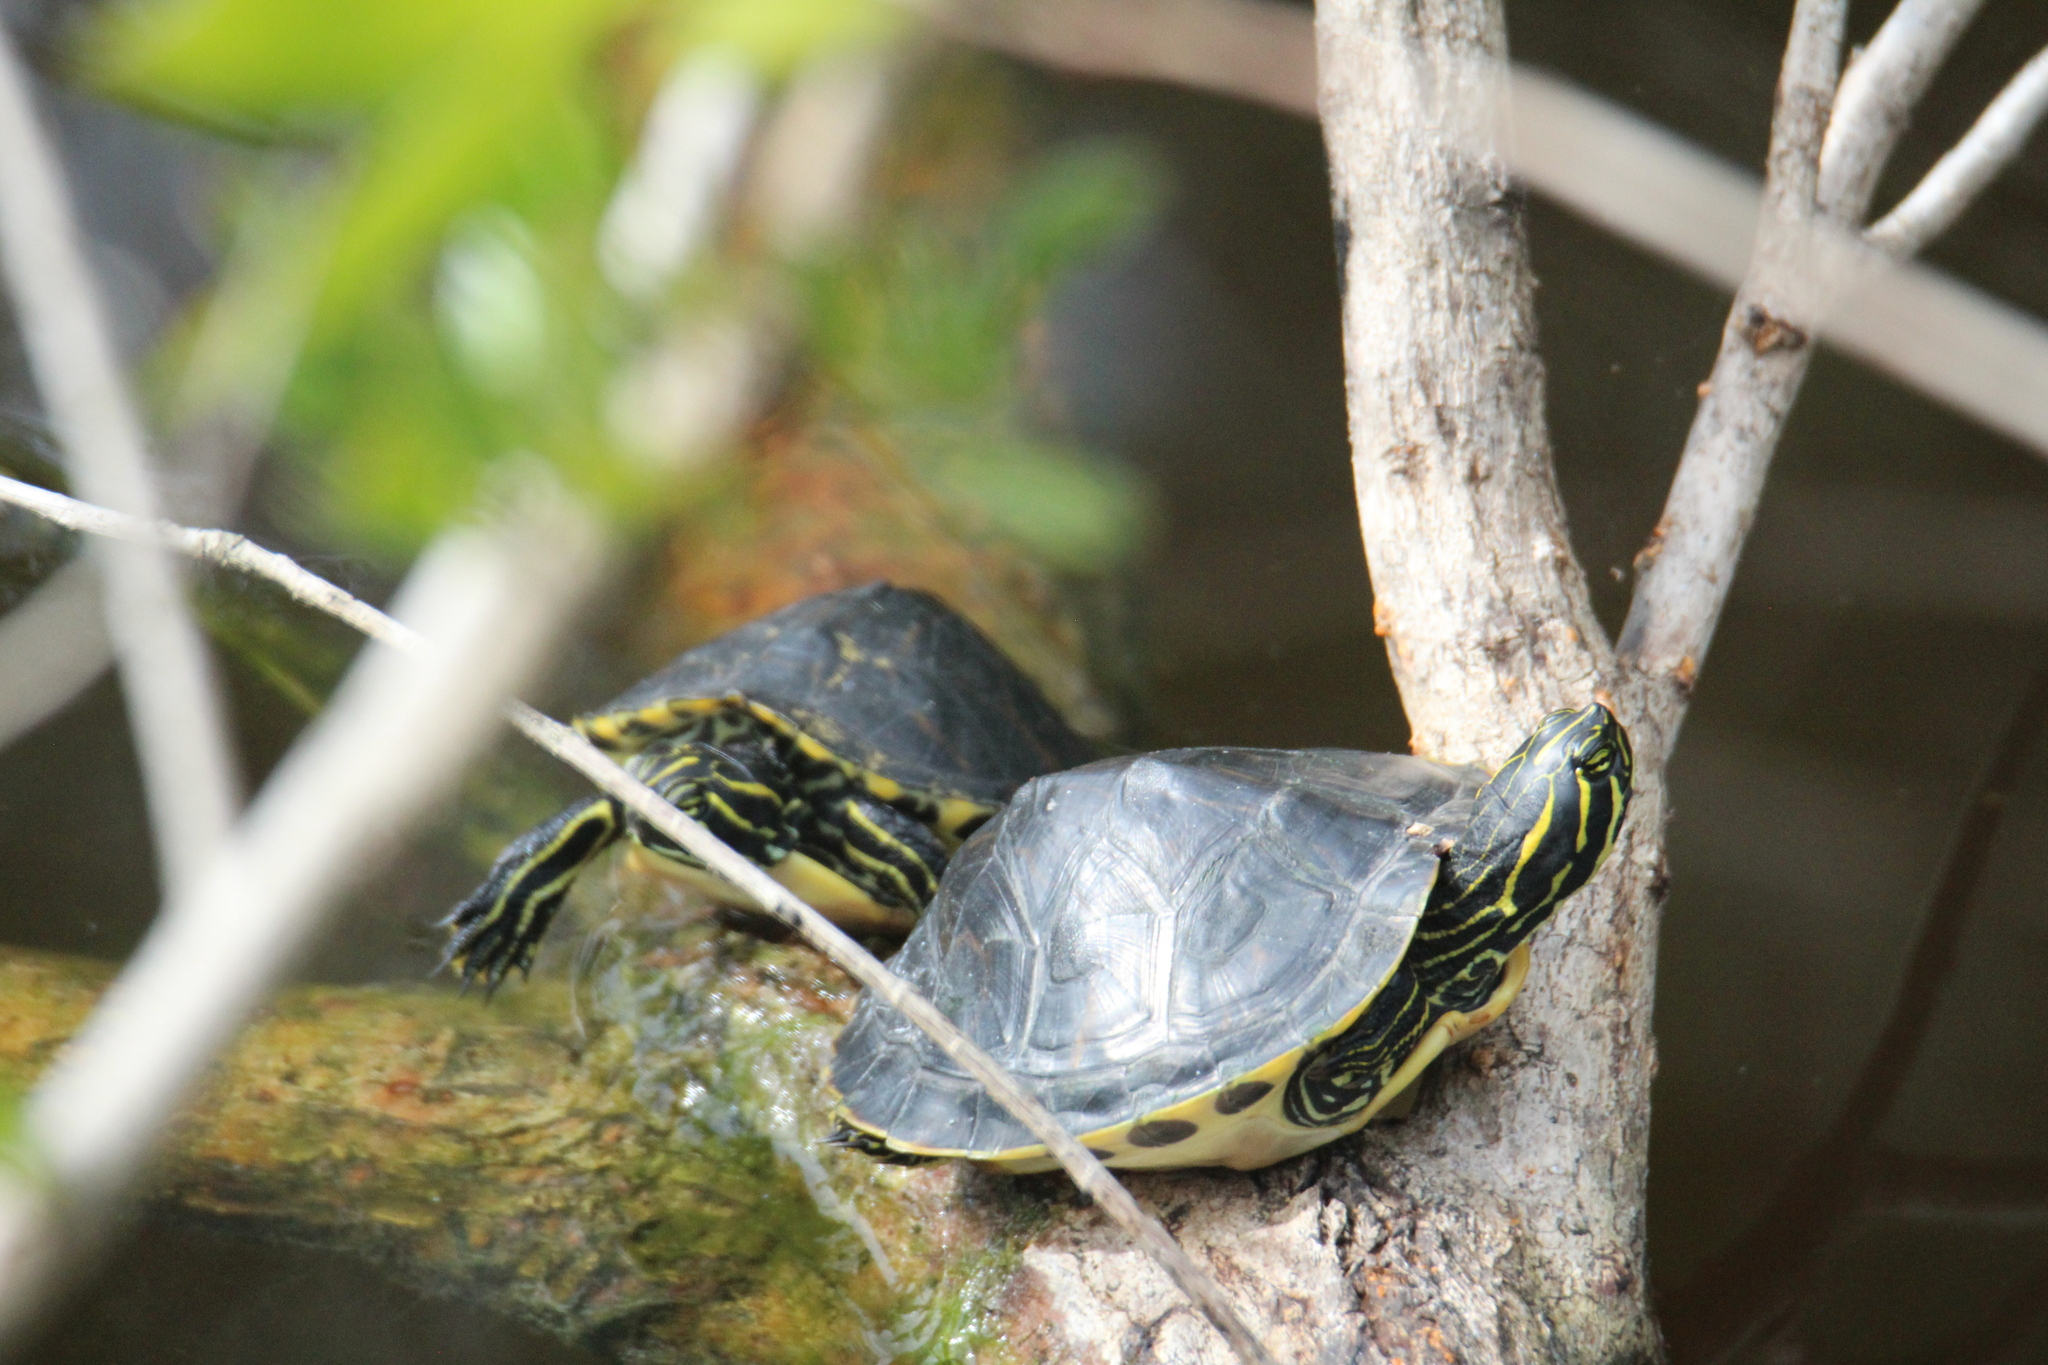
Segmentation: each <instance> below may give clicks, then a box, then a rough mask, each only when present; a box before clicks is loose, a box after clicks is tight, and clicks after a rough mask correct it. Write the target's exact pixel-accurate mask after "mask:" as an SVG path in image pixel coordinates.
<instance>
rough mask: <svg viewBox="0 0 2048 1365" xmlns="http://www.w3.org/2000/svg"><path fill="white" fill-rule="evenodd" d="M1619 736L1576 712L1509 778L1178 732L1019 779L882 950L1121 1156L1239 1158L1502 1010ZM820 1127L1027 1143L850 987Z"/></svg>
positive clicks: (1617, 781)
mask: <svg viewBox="0 0 2048 1365" xmlns="http://www.w3.org/2000/svg"><path fill="white" fill-rule="evenodd" d="M1633 763H1634V759H1633V756H1632V753H1631V750H1630V748H1629V741H1628V735H1627V733H1626V732H1625V731H1624V730H1623V728H1622V726H1621V724H1620V723H1619V722H1618V721H1617V720H1616V719H1615V717H1614V715H1613V714H1612V713H1611V712H1610V711H1609V710H1608V709H1607V708H1606V707H1605V706H1603V705H1601V704H1600V703H1598V702H1595V703H1593V704H1591V705H1588V706H1586V707H1585V708H1583V709H1581V710H1577V711H1559V712H1556V713H1554V714H1552V715H1551V716H1549V717H1548V718H1547V719H1545V720H1544V721H1543V722H1542V723H1541V724H1540V725H1538V726H1537V727H1536V729H1535V731H1534V732H1533V733H1532V734H1531V735H1530V736H1529V737H1528V738H1527V739H1526V740H1525V741H1524V742H1523V743H1522V745H1521V746H1520V747H1519V748H1518V749H1516V751H1515V752H1514V754H1513V756H1512V757H1510V758H1509V759H1508V761H1507V762H1506V763H1505V764H1503V765H1502V766H1501V768H1500V770H1499V771H1498V772H1496V773H1494V774H1493V776H1492V777H1491V778H1488V777H1487V775H1486V774H1485V772H1484V771H1483V770H1480V769H1476V768H1469V767H1456V766H1450V765H1446V764H1442V763H1435V762H1431V761H1428V760H1425V759H1420V758H1411V757H1408V756H1405V755H1396V754H1370V753H1358V752H1353V751H1348V750H1340V749H1303V750H1286V749H1248V748H1204V749H1175V750H1167V751H1164V752H1159V753H1150V754H1137V755H1126V756H1121V757H1116V758H1109V759H1105V760H1102V761H1098V762H1095V763H1091V764H1087V765H1085V766H1082V767H1079V768H1076V769H1074V770H1072V771H1069V772H1061V773H1056V774H1053V775H1050V776H1045V777H1039V778H1036V779H1034V780H1033V781H1031V782H1029V783H1027V784H1025V786H1024V787H1023V788H1021V789H1020V790H1019V791H1018V792H1017V794H1016V795H1015V796H1014V797H1013V798H1012V799H1011V802H1010V804H1009V805H1008V806H1007V807H1006V808H1005V809H1004V811H1003V812H1002V813H1001V814H1000V815H998V816H996V817H995V818H994V819H993V820H991V821H990V822H989V823H988V824H987V825H985V826H984V827H983V828H982V829H981V830H980V832H979V833H977V834H976V835H975V836H974V837H973V838H972V839H969V840H968V841H967V842H966V844H965V845H964V846H963V847H962V848H961V850H960V851H959V853H957V854H956V855H955V856H954V858H953V862H952V864H951V865H950V866H949V867H948V868H947V871H946V876H945V879H944V881H943V883H942V884H941V885H940V888H939V894H938V896H937V897H936V898H935V899H934V900H933V902H932V904H931V905H930V907H929V908H928V909H927V910H926V912H925V916H924V918H923V919H922V920H921V921H920V922H919V923H918V926H917V928H916V930H915V931H914V932H912V933H911V935H910V937H909V938H908V940H907V941H906V942H905V943H904V945H903V949H902V951H901V952H900V953H899V954H897V957H896V960H895V963H894V967H895V970H896V971H897V972H898V973H900V974H901V975H902V976H903V978H904V979H905V980H906V981H908V982H909V983H910V984H911V985H912V986H914V987H915V988H916V989H917V990H919V991H921V992H923V993H924V994H925V996H926V997H927V998H928V999H930V1000H931V1001H932V1002H933V1003H934V1004H935V1005H937V1006H938V1008H939V1009H940V1010H942V1011H943V1012H944V1013H945V1014H946V1016H947V1017H948V1018H950V1019H951V1020H952V1021H953V1022H954V1023H955V1024H957V1025H959V1026H960V1028H961V1029H962V1030H963V1031H964V1032H965V1033H966V1034H967V1036H968V1037H970V1038H972V1039H973V1040H974V1041H975V1042H977V1043H979V1044H980V1045H981V1046H982V1047H983V1048H985V1049H986V1050H987V1051H988V1052H989V1053H990V1054H991V1055H993V1056H994V1057H995V1059H996V1060H997V1061H998V1062H1000V1063H1001V1064H1002V1065H1003V1066H1004V1067H1006V1068H1007V1069H1008V1070H1009V1071H1010V1072H1011V1074H1013V1075H1014V1076H1016V1078H1017V1079H1018V1080H1019V1081H1020V1082H1021V1083H1022V1084H1023V1085H1024V1086H1025V1087H1026V1088H1027V1089H1028V1090H1030V1091H1031V1092H1032V1093H1033V1094H1034V1095H1035V1096H1036V1097H1037V1099H1038V1100H1039V1101H1040V1102H1041V1103H1043V1104H1044V1105H1045V1106H1046V1108H1047V1109H1049V1110H1050V1111H1051V1112H1052V1113H1053V1114H1054V1115H1056V1116H1057V1117H1058V1119H1059V1121H1060V1122H1061V1124H1062V1125H1064V1126H1065V1127H1066V1129H1067V1130H1068V1131H1069V1132H1070V1133H1072V1134H1074V1135H1075V1136H1076V1137H1077V1138H1079V1139H1080V1140H1081V1141H1082V1142H1083V1143H1084V1144H1085V1145H1086V1146H1087V1147H1088V1148H1089V1149H1090V1150H1092V1151H1093V1152H1094V1153H1095V1154H1096V1155H1097V1156H1098V1157H1100V1158H1101V1159H1102V1160H1103V1161H1104V1162H1106V1163H1107V1164H1109V1165H1111V1166H1123V1167H1169V1166H1212V1165H1213V1166H1230V1167H1235V1168H1237V1169H1239V1170H1251V1169H1254V1168H1257V1167H1260V1166H1265V1165H1269V1164H1271V1163H1272V1162H1275V1161H1280V1160H1283V1159H1285V1158H1287V1157H1291V1156H1294V1155H1297V1154H1299V1153H1301V1152H1304V1151H1307V1150H1308V1149H1310V1148H1312V1147H1316V1146H1318V1145H1320V1144H1322V1143H1325V1142H1329V1141H1330V1140H1331V1139H1333V1138H1336V1137H1339V1136H1342V1135H1344V1134H1346V1133H1350V1132H1354V1131H1356V1130H1357V1129H1358V1128H1360V1127H1361V1126H1363V1125H1364V1124H1365V1123H1366V1121H1367V1120H1369V1119H1371V1118H1373V1117H1374V1115H1376V1114H1378V1113H1380V1112H1381V1111H1382V1110H1383V1109H1384V1108H1385V1107H1386V1106H1387V1105H1388V1104H1389V1103H1390V1102H1392V1101H1393V1100H1394V1099H1395V1098H1396V1097H1397V1096H1400V1095H1401V1093H1402V1092H1403V1091H1404V1090H1406V1089H1407V1088H1408V1087H1409V1086H1410V1085H1411V1084H1412V1083H1413V1082H1414V1080H1415V1079H1416V1078H1417V1076H1419V1075H1420V1074H1421V1072H1422V1070H1423V1069H1424V1068H1425V1067H1427V1066H1428V1065H1429V1063H1430V1062H1431V1061H1432V1060H1434V1059H1435V1057H1436V1056H1437V1055H1438V1054H1439V1053H1441V1052H1442V1051H1443V1049H1444V1048H1445V1047H1447V1046H1449V1045H1451V1044H1452V1043H1454V1042H1457V1041H1459V1040H1460V1039H1462V1038H1464V1037H1467V1036H1469V1035H1470V1034H1472V1033H1474V1032H1476V1031H1478V1030H1479V1029H1480V1028H1483V1027H1484V1026H1486V1025H1487V1024H1489V1023H1491V1022H1492V1021H1493V1020H1495V1019H1497V1018H1499V1017H1500V1015H1501V1013H1502V1012H1503V1011H1504V1010H1506V1009H1507V1007H1508V1005H1509V1004H1510V1003H1511V1002H1512V1001H1513V1000H1514V998H1515V995H1516V993H1517V992H1519V991H1520V990H1521V988H1522V983H1523V981H1524V980H1525V979H1526V977H1527V975H1528V971H1529V948H1528V939H1529V936H1530V935H1531V934H1532V933H1533V932H1534V931H1535V930H1536V929H1537V927H1538V926H1540V925H1541V924H1542V923H1543V921H1544V920H1545V919H1547V918H1548V917H1549V916H1550V914H1551V912H1552V911H1553V910H1555V909H1556V907H1557V905H1558V903H1559V902H1560V901H1562V900H1563V899H1564V898H1565V897H1567V896H1569V895H1571V894H1572V893H1573V892H1574V891H1576V890H1577V889H1578V888H1579V887H1580V886H1582V885H1584V884H1585V882H1586V879H1587V878H1589V877H1591V876H1592V875H1593V873H1594V871H1595V870H1596V869H1597V868H1598V867H1599V866H1600V864H1601V862H1602V861H1603V860H1604V859H1605V858H1606V856H1607V854H1608V853H1609V851H1610V850H1611V849H1612V848H1613V846H1614V840H1615V836H1616V833H1617V831H1618V830H1619V829H1620V828H1621V824H1622V820H1623V818H1624V816H1625V814H1626V811H1627V807H1628V796H1629V786H1630V782H1631V779H1632V774H1633ZM832 1084H833V1087H834V1088H835V1089H836V1091H837V1093H838V1099H837V1104H836V1109H835V1114H836V1119H837V1123H836V1127H835V1129H834V1131H833V1134H832V1139H831V1140H832V1141H834V1142H837V1143H839V1144H841V1145H844V1146H848V1147H851V1148H853V1149H855V1150H858V1151H861V1152H865V1153H867V1154H868V1155H870V1156H874V1157H878V1158H881V1159H883V1160H887V1161H895V1162H900V1163H905V1164H916V1163H918V1162H922V1161H927V1160H936V1159H941V1158H948V1157H955V1158H965V1159H969V1160H973V1161H977V1162H982V1163H985V1164H987V1165H990V1166H992V1167H995V1168H998V1169H1002V1170H1008V1171H1014V1172H1020V1173H1021V1172H1031V1171H1040V1170H1048V1169H1052V1168H1053V1166H1054V1162H1053V1161H1052V1159H1051V1158H1050V1157H1048V1156H1047V1155H1046V1151H1045V1148H1044V1147H1043V1146H1042V1145H1041V1144H1040V1143H1039V1142H1038V1141H1037V1139H1035V1138H1034V1137H1033V1136H1032V1135H1031V1133H1030V1132H1029V1131H1028V1130H1027V1129H1026V1128H1025V1127H1024V1126H1023V1125H1022V1124H1021V1123H1019V1122H1018V1121H1017V1119H1015V1118H1014V1117H1012V1116H1011V1115H1010V1114H1009V1113H1008V1112H1007V1111H1005V1110H1003V1109H1002V1108H1000V1107H999V1106H998V1105H997V1104H996V1103H995V1101H994V1100H992V1099H991V1098H990V1097H989V1096H988V1094H987V1092H986V1091H984V1090H983V1089H982V1088H981V1086H980V1085H979V1084H978V1083H977V1082H975V1081H974V1080H972V1079H971V1078H969V1077H968V1076H967V1074H966V1073H965V1072H963V1071H962V1070H961V1069H960V1068H959V1067H958V1066H957V1065H956V1064H955V1063H954V1062H953V1061H952V1060H951V1059H950V1058H948V1057H947V1056H946V1055H945V1054H944V1053H943V1052H941V1051H940V1050H939V1048H938V1046H937V1045H936V1044H934V1043H933V1042H931V1041H930V1040H929V1039H928V1038H927V1037H925V1035H924V1034H922V1033H920V1032H918V1031H917V1030H916V1029H914V1028H913V1027H912V1026H911V1025H910V1023H909V1022H908V1021H907V1020H906V1019H905V1018H904V1017H903V1016H902V1015H900V1014H899V1013H897V1012H896V1011H895V1010H893V1009H890V1008H889V1007H888V1006H886V1005H885V1004H883V1003H882V1002H881V1001H880V1000H878V999H876V998H874V997H872V996H864V997H863V998H862V999H861V1000H860V1001H859V1002H858V1004H857V1005H856V1007H855V1010H854V1013H853V1016H852V1018H851V1019H850V1020H849V1022H848V1024H847V1026H846V1028H845V1029H844V1031H843V1032H842V1033H841V1034H840V1037H839V1039H838V1041H837V1043H836V1044H835V1047H834V1053H833V1061H832Z"/></svg>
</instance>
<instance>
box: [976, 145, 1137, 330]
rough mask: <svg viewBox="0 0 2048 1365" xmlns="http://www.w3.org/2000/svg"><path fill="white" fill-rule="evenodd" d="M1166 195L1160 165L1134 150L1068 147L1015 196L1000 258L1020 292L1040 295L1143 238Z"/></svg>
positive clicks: (1007, 211) (1000, 235) (1001, 233)
mask: <svg viewBox="0 0 2048 1365" xmlns="http://www.w3.org/2000/svg"><path fill="white" fill-rule="evenodd" d="M1163 191H1164V184H1163V178H1162V176H1161V175H1160V172H1159V168H1158V165H1157V164H1156V163H1155V162H1154V161H1152V160H1151V159H1150V158H1148V157H1145V156H1143V155H1141V154H1139V152H1138V151H1137V149H1136V148H1134V147H1132V146H1130V145H1128V144H1125V143H1117V142H1096V143H1082V144H1080V145H1078V146H1074V147H1068V148H1065V149H1063V150H1062V151H1061V152H1060V153H1059V155H1057V156H1052V157H1048V158H1046V159H1045V160H1044V161H1042V162H1040V163H1039V164H1038V165H1037V166H1035V167H1033V168H1032V169H1031V170H1029V171H1027V172H1026V174H1025V176H1024V179H1023V181H1022V183H1020V184H1019V185H1018V186H1017V188H1016V189H1015V190H1014V191H1013V192H1012V193H1011V195H1010V197H1009V199H1008V202H1007V203H1006V204H1005V205H1004V208H1003V211H1002V212H1001V213H1000V215H999V216H998V219H997V224H996V235H997V240H998V248H997V249H998V252H999V253H1000V254H1001V255H1002V256H1004V257H1006V258H1007V259H1008V261H1009V263H1010V270H1011V271H1012V272H1013V276H1014V279H1015V281H1016V287H1017V288H1018V290H1019V291H1020V292H1022V293H1025V294H1028V295H1035V294H1037V293H1039V292H1041V291H1043V290H1045V289H1046V288H1048V287H1050V286H1051V285H1052V284H1053V283H1054V282H1056V281H1057V279H1058V278H1059V276H1060V275H1062V274H1063V273H1065V272H1067V271H1069V270H1073V269H1075V268H1076V267H1079V266H1084V265H1087V264H1088V263H1089V262H1090V261H1091V260H1093V259H1094V258H1096V257H1098V256H1100V255H1102V254H1103V253H1104V252H1106V251H1109V250H1113V249H1114V248H1116V247H1117V246H1119V245H1121V244H1122V243H1124V242H1126V241H1128V240H1130V239H1131V238H1132V237H1134V236H1136V235H1137V234H1138V233H1139V232H1141V231H1142V230H1143V229H1144V228H1145V226H1146V225H1147V224H1149V223H1150V222H1151V221H1152V219H1153V218H1154V217H1155V216H1156V215H1157V213H1158V211H1159V204H1160V200H1161V198H1162V197H1163ZM1032 302H1033V303H1034V304H1035V302H1036V300H1035V298H1034V299H1033V300H1032Z"/></svg>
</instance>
